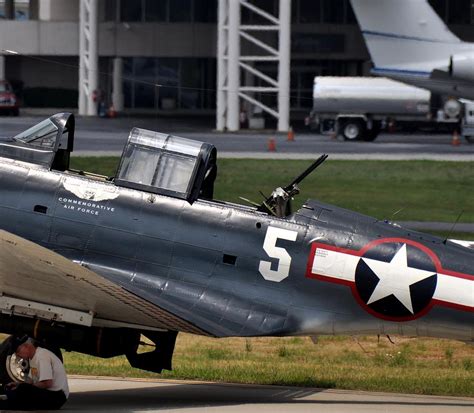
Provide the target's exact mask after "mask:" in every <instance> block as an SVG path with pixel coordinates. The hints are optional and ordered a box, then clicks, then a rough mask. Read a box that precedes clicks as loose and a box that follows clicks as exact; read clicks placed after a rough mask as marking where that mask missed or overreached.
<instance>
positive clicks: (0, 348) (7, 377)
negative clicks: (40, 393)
mask: <svg viewBox="0 0 474 413" xmlns="http://www.w3.org/2000/svg"><path fill="white" fill-rule="evenodd" d="M15 340H17V338H16V337H15V336H9V337H7V338H6V339H5V340H4V341H3V343H2V344H0V384H6V383H10V382H12V381H14V382H18V383H21V382H23V381H24V380H25V378H26V376H27V375H28V372H29V369H30V364H29V362H28V361H27V360H23V359H19V358H17V357H16V355H15V354H14V351H13V350H14V347H13V342H14V341H15ZM37 344H38V345H39V346H40V347H43V348H46V349H48V350H49V351H51V352H52V353H54V354H55V355H56V356H57V357H58V358H59V360H61V363H62V362H63V355H62V353H61V349H60V348H58V347H54V346H50V345H48V344H45V343H37Z"/></svg>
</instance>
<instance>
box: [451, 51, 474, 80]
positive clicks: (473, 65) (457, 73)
mask: <svg viewBox="0 0 474 413" xmlns="http://www.w3.org/2000/svg"><path fill="white" fill-rule="evenodd" d="M449 74H450V75H451V76H452V77H454V78H458V79H464V80H474V55H454V56H451V60H450V62H449Z"/></svg>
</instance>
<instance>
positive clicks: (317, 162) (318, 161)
mask: <svg viewBox="0 0 474 413" xmlns="http://www.w3.org/2000/svg"><path fill="white" fill-rule="evenodd" d="M328 156H329V155H327V154H324V155H321V156H320V157H319V158H318V159H316V160H315V161H314V162H313V163H312V164H311V165H310V166H309V167H308V168H306V169H305V170H304V171H303V172H302V173H301V174H300V175H298V176H297V177H296V178H295V179H294V180H293V181H292V182H291V183H290V184H289V185H288V186H287V187H285V191H287V192H288V191H289V190H290V189H291V188H292V187H293V186H295V185H298V184H299V183H300V182H301V181H302V180H303V179H305V178H306V177H307V176H308V175H309V174H310V173H311V172H313V171H314V170H315V169H316V168H317V167H318V166H319V165H321V164H322V163H323V162H324V161H325V160H326V159H327V158H328Z"/></svg>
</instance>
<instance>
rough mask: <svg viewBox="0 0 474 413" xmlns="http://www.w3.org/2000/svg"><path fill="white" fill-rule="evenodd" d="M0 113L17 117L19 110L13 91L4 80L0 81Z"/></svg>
mask: <svg viewBox="0 0 474 413" xmlns="http://www.w3.org/2000/svg"><path fill="white" fill-rule="evenodd" d="M0 112H1V113H6V114H12V115H13V116H18V115H19V114H20V108H19V106H18V99H17V97H16V95H15V93H13V89H12V87H11V85H10V83H8V82H7V81H6V80H0Z"/></svg>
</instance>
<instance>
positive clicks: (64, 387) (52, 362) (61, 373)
mask: <svg viewBox="0 0 474 413" xmlns="http://www.w3.org/2000/svg"><path fill="white" fill-rule="evenodd" d="M16 355H17V357H20V358H22V359H25V360H29V362H30V374H29V376H28V378H27V380H26V382H25V383H9V384H7V385H6V400H2V401H0V409H3V410H57V409H60V408H61V407H62V405H63V404H64V403H66V401H67V398H68V397H69V387H68V383H67V376H66V370H65V369H64V365H63V363H62V362H61V360H59V358H58V357H57V356H56V355H55V354H54V353H52V352H51V351H49V350H47V349H45V348H42V347H36V346H35V345H34V344H33V343H32V342H31V341H30V340H27V341H25V342H24V343H22V344H20V345H19V346H18V348H17V349H16Z"/></svg>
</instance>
